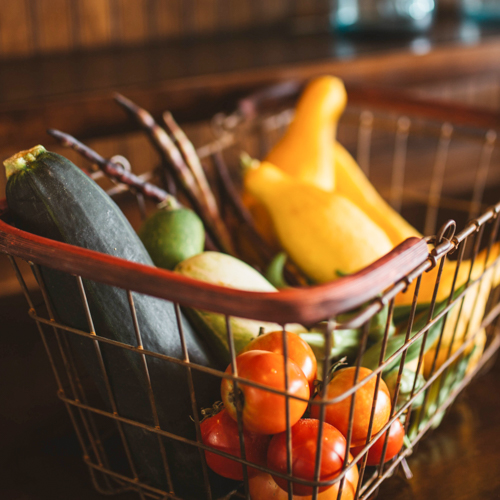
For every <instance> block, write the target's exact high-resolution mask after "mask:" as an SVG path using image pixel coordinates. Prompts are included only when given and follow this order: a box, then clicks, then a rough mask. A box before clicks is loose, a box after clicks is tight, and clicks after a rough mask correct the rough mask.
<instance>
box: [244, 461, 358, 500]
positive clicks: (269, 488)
mask: <svg viewBox="0 0 500 500" xmlns="http://www.w3.org/2000/svg"><path fill="white" fill-rule="evenodd" d="M351 471H355V476H356V479H355V480H354V481H350V480H349V474H350V472H351ZM353 474H354V473H353ZM346 477H347V480H346V481H344V486H343V488H342V496H341V497H340V499H339V500H354V495H355V493H356V485H357V482H358V479H357V478H358V468H357V466H356V465H355V466H354V467H353V468H352V469H351V470H350V471H349V472H348V473H347V474H346ZM339 484H340V483H335V484H334V485H333V486H332V487H331V488H328V489H327V490H325V491H322V492H321V493H318V497H317V498H318V500H337V496H338V492H339ZM353 485H354V486H353ZM248 487H249V490H250V498H251V499H252V500H288V492H286V491H285V490H283V489H281V488H280V487H279V486H278V485H277V484H276V481H275V480H274V479H273V476H271V474H267V473H266V472H260V471H259V472H257V473H256V474H254V475H253V476H251V477H250V479H249V480H248ZM293 499H294V500H312V495H311V496H298V495H293Z"/></svg>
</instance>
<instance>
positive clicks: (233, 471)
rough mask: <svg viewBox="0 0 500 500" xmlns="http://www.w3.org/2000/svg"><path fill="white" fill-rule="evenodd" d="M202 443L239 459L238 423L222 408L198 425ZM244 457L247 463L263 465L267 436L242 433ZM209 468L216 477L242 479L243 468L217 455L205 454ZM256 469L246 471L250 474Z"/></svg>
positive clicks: (208, 452) (206, 452)
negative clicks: (217, 475)
mask: <svg viewBox="0 0 500 500" xmlns="http://www.w3.org/2000/svg"><path fill="white" fill-rule="evenodd" d="M200 429H201V438H202V441H203V444H205V445H207V446H210V447H212V448H214V449H216V450H219V451H224V452H226V453H229V454H230V455H234V456H235V457H241V450H240V438H239V434H238V424H237V423H236V422H235V421H234V420H233V419H232V418H231V417H230V416H229V415H228V414H227V411H226V410H225V409H224V410H222V411H220V412H219V413H217V414H216V415H213V416H212V417H209V418H207V419H205V420H203V422H202V423H201V424H200ZM243 439H244V442H245V456H246V459H247V460H248V461H249V462H252V463H255V464H258V465H262V466H265V465H266V455H267V447H268V445H269V441H270V436H264V435H263V434H255V433H253V432H248V431H244V432H243ZM205 458H206V459H207V464H208V466H209V467H210V468H211V469H212V470H213V471H214V472H217V474H220V475H221V476H224V477H228V478H230V479H237V480H242V479H243V465H242V464H240V463H239V462H235V461H234V460H231V459H230V458H226V457H223V456H222V455H218V454H217V453H212V452H210V451H205ZM250 470H253V471H255V469H251V468H249V471H250Z"/></svg>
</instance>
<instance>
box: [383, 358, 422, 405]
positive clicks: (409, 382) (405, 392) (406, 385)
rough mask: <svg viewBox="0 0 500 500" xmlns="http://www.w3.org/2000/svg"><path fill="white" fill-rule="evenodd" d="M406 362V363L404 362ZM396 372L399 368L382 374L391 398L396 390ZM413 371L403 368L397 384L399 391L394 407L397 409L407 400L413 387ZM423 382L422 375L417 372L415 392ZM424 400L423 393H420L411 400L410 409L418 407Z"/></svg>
mask: <svg viewBox="0 0 500 500" xmlns="http://www.w3.org/2000/svg"><path fill="white" fill-rule="evenodd" d="M405 364H406V363H405ZM398 372H399V369H397V368H396V369H394V370H392V371H391V372H390V373H388V374H387V375H385V376H384V381H385V383H386V385H387V387H388V389H389V392H390V393H391V398H393V397H394V394H395V391H396V382H397V379H398ZM415 375H416V373H415V371H414V370H411V369H409V368H406V366H405V368H403V372H402V373H401V381H400V385H399V392H398V400H397V402H396V409H398V410H399V408H401V407H402V406H403V405H404V404H405V403H407V402H408V400H409V399H410V396H411V392H412V389H413V384H414V383H415ZM424 384H425V379H424V377H423V376H422V375H420V374H418V375H417V382H416V385H415V392H417V391H418V390H419V389H421V388H422V387H423V385H424ZM423 401H424V393H423V392H422V393H420V395H419V396H418V397H416V398H415V399H414V400H413V403H412V406H411V407H412V409H416V408H419V407H420V406H422V403H423Z"/></svg>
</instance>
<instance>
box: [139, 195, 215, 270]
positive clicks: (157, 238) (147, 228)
mask: <svg viewBox="0 0 500 500" xmlns="http://www.w3.org/2000/svg"><path fill="white" fill-rule="evenodd" d="M139 236H140V238H141V240H142V242H143V243H144V246H145V247H146V250H147V251H148V253H149V255H150V256H151V258H152V259H153V262H154V263H155V265H156V266H158V267H162V268H164V269H170V270H172V269H174V267H175V266H176V265H177V264H178V263H179V262H181V261H183V260H185V259H188V258H189V257H192V256H193V255H196V254H198V253H201V252H203V247H204V244H205V230H204V228H203V222H202V221H201V219H200V218H199V217H198V216H197V215H196V214H195V213H194V212H193V211H192V210H190V209H189V208H183V207H181V206H180V204H179V202H178V201H177V200H176V199H175V198H174V197H173V196H172V197H170V198H167V200H166V201H165V202H164V204H162V205H161V206H160V210H158V211H157V212H155V213H154V214H153V215H151V217H149V218H148V219H147V220H146V222H145V223H144V225H143V226H142V228H141V230H140V232H139Z"/></svg>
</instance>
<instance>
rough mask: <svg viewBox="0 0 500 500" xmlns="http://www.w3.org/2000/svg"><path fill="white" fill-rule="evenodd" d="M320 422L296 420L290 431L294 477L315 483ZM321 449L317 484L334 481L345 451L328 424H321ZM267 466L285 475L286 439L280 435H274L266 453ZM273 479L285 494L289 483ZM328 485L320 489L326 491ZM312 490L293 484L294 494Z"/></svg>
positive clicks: (339, 470) (344, 444)
mask: <svg viewBox="0 0 500 500" xmlns="http://www.w3.org/2000/svg"><path fill="white" fill-rule="evenodd" d="M318 431H319V421H318V420H315V419H312V418H304V419H302V420H299V421H298V422H297V423H296V424H295V425H294V426H293V427H292V429H291V439H292V475H293V476H294V477H296V478H301V479H305V480H308V481H314V466H315V463H316V448H317V443H318ZM322 438H323V441H322V448H321V466H320V474H319V480H320V481H329V480H330V479H334V478H335V477H336V476H338V475H339V473H340V472H341V470H342V465H343V463H344V457H345V452H346V441H345V438H344V436H343V435H342V434H341V433H340V431H338V430H337V429H336V428H335V427H333V426H332V425H330V424H327V423H325V424H323V435H322ZM267 466H268V467H269V468H270V469H271V470H274V471H276V472H281V473H282V474H287V436H286V432H282V433H280V434H277V435H276V436H273V438H272V439H271V443H270V444H269V448H268V450H267ZM273 478H274V480H275V481H276V483H277V484H278V486H280V487H281V488H283V489H284V490H286V491H288V481H287V480H286V479H282V478H281V477H278V476H274V475H273ZM328 488H329V487H328V486H324V487H321V488H319V491H325V490H326V489H328ZM312 491H313V488H312V487H311V486H306V485H304V484H299V483H293V492H294V494H296V495H311V494H312Z"/></svg>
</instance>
